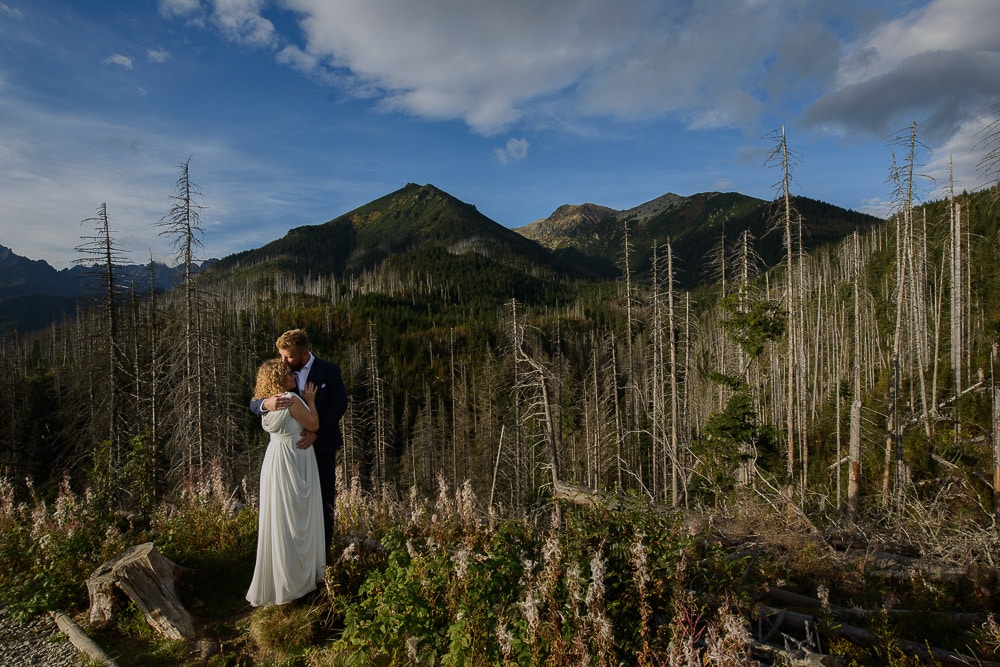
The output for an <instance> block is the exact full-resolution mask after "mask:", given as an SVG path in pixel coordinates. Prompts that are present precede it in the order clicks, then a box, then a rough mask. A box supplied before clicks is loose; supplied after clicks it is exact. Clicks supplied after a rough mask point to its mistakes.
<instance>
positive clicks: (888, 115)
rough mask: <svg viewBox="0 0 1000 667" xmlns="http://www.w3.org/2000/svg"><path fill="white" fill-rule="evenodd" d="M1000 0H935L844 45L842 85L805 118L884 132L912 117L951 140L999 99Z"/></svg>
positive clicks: (935, 137)
mask: <svg viewBox="0 0 1000 667" xmlns="http://www.w3.org/2000/svg"><path fill="white" fill-rule="evenodd" d="M997 10H998V7H997V2H996V0H930V1H929V2H927V3H926V4H924V5H923V6H921V7H919V8H918V9H915V10H913V11H911V12H909V13H908V14H906V15H905V16H902V17H900V18H896V19H893V20H890V21H887V22H885V23H883V24H880V25H877V26H876V27H875V28H874V29H873V30H872V31H871V32H870V33H868V34H866V35H865V36H864V37H863V38H861V39H859V40H857V41H856V42H853V43H851V44H848V45H846V46H845V48H844V52H843V55H842V57H841V59H840V65H839V69H838V72H837V77H836V84H837V85H836V86H834V87H833V89H831V91H830V92H828V93H827V94H826V95H823V96H822V97H821V98H820V99H819V100H818V101H817V102H816V103H815V104H814V105H813V106H812V107H811V108H810V109H808V110H807V113H806V118H807V120H809V121H810V122H812V123H814V124H816V125H817V126H826V127H828V128H829V129H831V130H832V131H847V132H851V131H863V132H867V133H873V134H882V135H885V134H887V133H889V132H893V131H895V130H898V129H900V128H902V127H906V126H908V125H909V123H910V122H913V121H917V122H918V123H919V124H920V126H921V130H920V131H921V136H922V137H923V138H924V139H925V140H928V141H930V142H931V143H935V144H939V143H943V142H946V141H948V140H949V139H950V138H951V137H952V136H954V134H955V133H956V132H958V131H960V130H961V128H962V127H963V125H965V124H966V123H968V122H969V121H970V120H973V119H975V118H976V117H978V116H981V115H982V114H983V112H984V110H985V109H986V108H987V107H988V106H989V105H990V104H991V103H993V102H995V100H996V99H997V94H998V90H997V82H998V81H1000V31H998V30H996V25H997V18H998V16H1000V15H998V13H997Z"/></svg>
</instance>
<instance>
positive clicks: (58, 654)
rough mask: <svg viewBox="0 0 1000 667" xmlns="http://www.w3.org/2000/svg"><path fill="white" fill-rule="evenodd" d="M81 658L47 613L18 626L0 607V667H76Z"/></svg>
mask: <svg viewBox="0 0 1000 667" xmlns="http://www.w3.org/2000/svg"><path fill="white" fill-rule="evenodd" d="M82 658H83V656H82V654H81V653H80V652H79V651H78V650H77V649H76V647H75V646H73V645H72V644H71V643H70V642H69V640H68V639H67V638H66V635H64V634H63V633H62V632H60V631H59V628H58V626H56V622H55V621H54V620H53V619H52V617H51V616H49V615H48V614H39V615H37V616H33V617H32V618H30V619H29V620H28V621H26V622H25V623H19V622H18V621H17V620H16V619H15V618H14V617H13V615H12V614H11V613H10V612H9V610H8V608H7V607H6V606H0V664H2V665H4V667H35V666H38V667H75V666H76V665H79V664H81V660H82Z"/></svg>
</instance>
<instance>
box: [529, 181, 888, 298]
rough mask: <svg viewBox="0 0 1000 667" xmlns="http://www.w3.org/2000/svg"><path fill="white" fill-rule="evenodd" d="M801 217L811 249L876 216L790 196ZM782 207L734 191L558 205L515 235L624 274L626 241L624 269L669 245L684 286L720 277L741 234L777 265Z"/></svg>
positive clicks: (641, 270)
mask: <svg viewBox="0 0 1000 667" xmlns="http://www.w3.org/2000/svg"><path fill="white" fill-rule="evenodd" d="M792 204H793V206H794V208H795V210H796V211H797V212H798V215H799V216H800V217H801V227H800V230H801V236H802V238H801V242H802V247H803V248H804V249H805V250H806V251H808V250H814V249H816V248H818V247H820V246H822V245H824V244H828V243H835V242H837V241H839V240H840V239H842V238H844V237H846V236H848V235H849V234H851V233H852V232H854V231H856V230H858V231H865V230H868V229H871V228H872V227H873V226H874V225H876V224H878V223H879V222H881V220H880V219H879V218H876V217H874V216H871V215H866V214H864V213H858V212H856V211H848V210H846V209H843V208H840V207H837V206H833V205H831V204H826V203H824V202H820V201H817V200H813V199H808V198H805V197H793V198H792ZM781 213H782V210H781V208H780V207H779V206H777V204H776V203H775V202H767V201H763V200H760V199H756V198H754V197H748V196H746V195H742V194H739V193H735V192H704V193H699V194H695V195H691V196H681V195H676V194H673V193H667V194H665V195H663V196H662V197H659V198H657V199H654V200H652V201H650V202H646V203H644V204H641V205H639V206H636V207H634V208H631V209H627V210H624V211H616V210H614V209H610V208H606V207H602V206H598V205H595V204H581V205H564V206H561V207H559V208H558V209H556V210H555V211H554V212H553V213H552V214H551V215H550V216H549V217H547V218H544V219H542V220H537V221H535V222H533V223H531V224H530V225H527V226H525V227H521V228H519V229H517V230H515V231H517V232H518V233H520V234H522V235H524V236H525V237H526V238H530V239H534V240H536V241H538V242H539V243H541V244H542V245H544V246H545V247H547V248H550V249H551V250H553V251H554V252H556V253H557V254H560V255H564V256H565V255H569V254H570V253H580V254H581V255H583V256H584V257H585V258H586V259H587V260H589V261H591V262H595V263H597V262H604V263H610V264H612V265H613V266H615V267H616V268H617V270H619V271H621V270H623V269H624V248H625V244H626V237H627V242H628V246H629V248H630V251H631V252H630V258H629V261H630V270H632V271H634V272H636V273H637V274H639V275H645V274H647V273H648V272H649V270H650V258H651V253H650V248H652V246H653V244H655V243H665V242H667V241H668V240H669V241H670V243H671V245H672V246H673V251H674V255H675V257H676V258H677V261H676V264H675V271H676V280H677V283H678V284H679V285H681V286H685V287H694V286H695V285H698V284H705V283H711V282H714V281H716V280H718V279H719V278H720V269H721V265H720V263H719V259H718V256H719V253H720V252H727V251H728V250H727V245H726V244H727V243H728V244H729V245H733V244H734V243H735V241H736V239H737V238H739V237H740V236H741V235H742V234H744V232H749V233H750V235H751V238H752V239H753V240H754V246H755V252H756V254H757V255H758V256H759V258H760V260H761V261H762V263H763V264H764V265H766V266H775V265H776V264H778V263H779V262H780V261H781V258H782V252H783V244H784V241H783V240H782V232H781V230H780V229H776V226H777V219H778V218H780V215H781Z"/></svg>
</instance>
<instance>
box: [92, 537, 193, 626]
mask: <svg viewBox="0 0 1000 667" xmlns="http://www.w3.org/2000/svg"><path fill="white" fill-rule="evenodd" d="M182 570H183V568H182V567H180V566H179V565H177V564H176V563H173V562H172V561H170V560H169V559H167V558H166V557H164V556H163V555H162V554H161V553H160V552H159V551H157V550H156V547H154V546H153V543H152V542H146V543H145V544H139V545H136V546H134V547H131V548H130V549H127V550H126V551H124V552H122V553H121V554H119V555H118V556H116V557H115V558H113V559H111V560H110V561H108V562H107V563H105V564H104V565H102V566H101V567H99V568H97V569H96V570H95V571H94V572H93V574H91V575H90V578H89V579H87V592H88V593H89V594H90V625H91V626H92V627H94V628H98V629H100V628H106V627H108V626H110V625H111V624H112V623H114V620H115V616H116V615H117V613H118V609H119V606H120V603H119V598H118V595H117V594H116V589H117V590H120V591H121V592H122V593H124V594H125V595H126V596H128V598H129V599H130V600H132V602H134V603H135V606H136V607H138V608H139V610H140V611H141V612H142V613H143V614H145V616H146V620H147V621H149V624H150V625H151V626H153V629H154V630H156V631H157V632H159V633H160V634H161V635H163V636H164V637H167V638H170V639H185V640H191V639H194V638H195V636H196V635H195V630H194V623H193V621H192V619H191V615H190V614H189V613H188V612H187V610H186V609H185V608H184V605H182V604H181V602H180V600H179V599H178V597H177V592H176V586H175V584H176V580H177V577H178V575H179V574H180V573H181V571H182Z"/></svg>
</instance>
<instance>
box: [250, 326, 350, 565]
mask: <svg viewBox="0 0 1000 667" xmlns="http://www.w3.org/2000/svg"><path fill="white" fill-rule="evenodd" d="M275 347H277V348H278V353H279V354H280V355H281V359H282V360H283V361H284V362H285V363H286V364H288V366H289V368H291V369H292V370H293V371H294V372H295V374H296V377H297V380H298V385H299V386H298V390H299V392H300V393H301V392H302V390H303V389H304V388H305V386H306V383H307V382H312V383H313V384H315V385H316V412H317V413H318V417H319V430H317V431H302V435H301V437H300V438H299V440H298V442H296V443H295V444H296V446H297V447H298V448H299V449H308V448H309V447H312V449H313V453H314V454H315V455H316V463H317V465H318V467H319V484H320V492H321V493H322V495H323V528H324V531H325V533H326V549H327V554H329V552H330V543H331V542H332V540H333V510H334V497H335V495H336V492H337V488H336V487H337V450H339V449H340V448H341V447H342V446H343V445H344V437H343V435H341V432H340V418H341V417H343V416H344V412H346V411H347V388H346V387H345V386H344V380H343V377H342V376H341V373H340V367H339V366H337V365H336V364H334V363H331V362H329V361H324V360H322V359H319V358H318V357H316V356H315V355H314V354H313V353H312V352H310V350H309V337H308V336H307V335H306V332H305V331H303V330H302V329H291V330H290V331H286V332H285V333H283V334H281V336H280V337H278V340H277V341H276V342H275ZM291 402H292V399H291V398H288V397H283V396H282V395H280V394H279V395H275V396H270V397H268V398H266V399H263V400H261V399H257V400H253V401H250V410H251V411H253V412H254V413H255V414H257V415H260V414H263V413H264V412H271V411H273V410H281V409H284V408H287V407H289V406H290V405H291Z"/></svg>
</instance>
